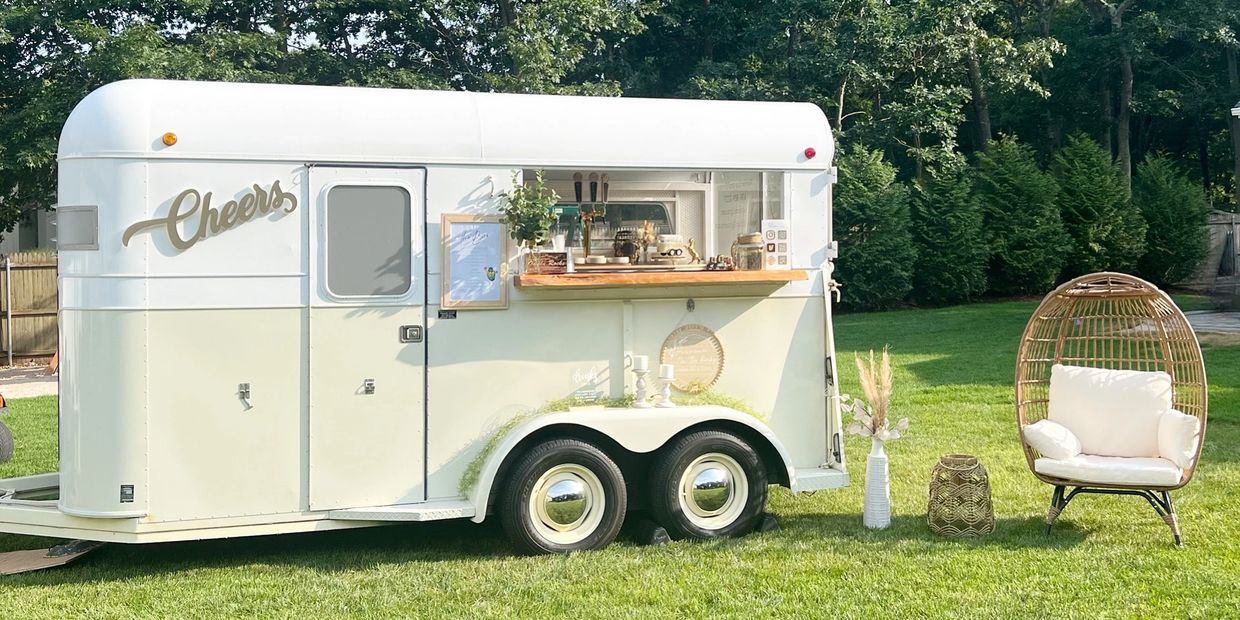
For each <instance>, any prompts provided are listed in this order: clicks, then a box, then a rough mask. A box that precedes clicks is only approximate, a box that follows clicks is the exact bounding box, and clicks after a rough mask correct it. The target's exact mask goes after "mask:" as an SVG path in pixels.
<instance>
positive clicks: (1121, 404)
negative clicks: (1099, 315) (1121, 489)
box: [1047, 364, 1171, 457]
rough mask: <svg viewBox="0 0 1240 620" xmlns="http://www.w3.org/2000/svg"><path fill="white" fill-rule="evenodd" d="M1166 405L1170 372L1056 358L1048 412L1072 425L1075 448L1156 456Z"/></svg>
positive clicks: (1167, 406) (1064, 423) (1065, 424)
mask: <svg viewBox="0 0 1240 620" xmlns="http://www.w3.org/2000/svg"><path fill="white" fill-rule="evenodd" d="M1170 410H1171V375H1168V374H1167V373H1165V372H1143V371H1137V370H1107V369H1104V368H1082V367H1080V366H1064V365H1062V364H1056V365H1055V366H1054V367H1053V368H1051V391H1050V404H1049V411H1048V416H1047V417H1048V418H1050V419H1051V420H1052V421H1054V422H1058V423H1059V424H1062V425H1064V426H1066V427H1068V430H1070V431H1072V434H1074V435H1076V437H1077V439H1079V440H1080V442H1081V452H1083V453H1085V454H1096V455H1100V456H1131V457H1156V456H1159V450H1158V425H1159V422H1161V420H1162V417H1163V414H1165V413H1166V412H1167V411H1170Z"/></svg>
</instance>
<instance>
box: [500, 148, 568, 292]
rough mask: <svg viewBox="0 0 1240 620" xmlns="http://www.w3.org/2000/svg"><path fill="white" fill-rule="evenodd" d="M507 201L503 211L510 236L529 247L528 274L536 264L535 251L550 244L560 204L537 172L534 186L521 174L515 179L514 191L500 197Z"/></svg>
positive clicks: (526, 252)
mask: <svg viewBox="0 0 1240 620" xmlns="http://www.w3.org/2000/svg"><path fill="white" fill-rule="evenodd" d="M500 196H502V197H503V198H504V199H505V204H504V206H502V207H500V208H499V212H500V213H502V214H504V223H506V224H507V225H508V234H509V235H510V236H512V239H513V240H514V241H516V242H517V243H518V244H519V245H520V246H521V247H523V248H525V271H530V266H531V265H534V264H536V261H535V259H534V257H533V254H534V252H535V251H536V250H537V249H538V246H539V245H542V244H543V243H545V242H546V241H547V234H548V232H550V230H551V225H552V224H554V223H555V220H556V217H555V213H554V212H553V211H552V207H554V206H555V204H556V203H557V202H559V201H560V197H559V195H558V194H556V193H555V191H554V190H552V189H551V188H549V187H547V184H546V183H545V182H544V181H543V171H542V170H539V171H537V172H535V173H534V181H533V182H532V183H522V182H521V174H520V173H519V172H518V173H514V174H513V176H512V189H511V190H509V191H507V192H504V193H502V194H500Z"/></svg>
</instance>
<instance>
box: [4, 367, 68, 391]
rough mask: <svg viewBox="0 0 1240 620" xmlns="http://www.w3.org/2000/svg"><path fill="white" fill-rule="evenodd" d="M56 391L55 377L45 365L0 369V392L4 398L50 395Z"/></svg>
mask: <svg viewBox="0 0 1240 620" xmlns="http://www.w3.org/2000/svg"><path fill="white" fill-rule="evenodd" d="M55 393H56V377H55V375H49V374H47V367H46V366H19V367H16V368H5V369H0V394H3V395H4V397H5V398H10V399H12V398H30V397H31V396H51V395H53V394H55Z"/></svg>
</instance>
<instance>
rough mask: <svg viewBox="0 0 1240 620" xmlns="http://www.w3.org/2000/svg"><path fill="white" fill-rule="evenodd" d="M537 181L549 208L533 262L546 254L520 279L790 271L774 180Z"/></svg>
mask: <svg viewBox="0 0 1240 620" xmlns="http://www.w3.org/2000/svg"><path fill="white" fill-rule="evenodd" d="M525 172H526V178H533V177H534V176H535V171H534V170H527V171H525ZM543 178H544V180H545V182H546V183H547V185H548V186H549V187H550V188H551V189H552V190H554V191H555V192H556V195H557V196H558V200H557V204H556V205H555V207H554V210H555V215H556V218H555V222H554V224H553V226H552V229H551V230H550V231H549V232H550V234H549V235H548V238H547V243H546V245H545V246H544V247H543V248H541V250H540V253H545V252H552V253H554V254H553V255H546V254H544V255H542V256H539V257H537V258H534V259H531V261H530V262H529V264H530V265H536V266H537V267H531V268H530V269H529V270H528V271H523V275H525V274H530V275H549V276H556V275H562V274H564V272H565V271H567V272H581V273H582V274H584V273H592V274H595V275H599V276H600V277H603V279H604V280H606V279H607V277H606V276H604V275H603V274H619V273H627V274H638V273H641V274H655V273H659V272H679V273H687V272H707V271H710V272H737V271H787V270H789V269H791V257H792V253H791V251H790V248H791V245H792V235H791V230H790V228H789V222H788V220H787V213H788V210H787V206H786V204H785V203H786V201H787V190H786V182H787V175H786V174H785V173H784V172H782V171H757V170H755V171H744V170H741V171H718V170H716V171H635V170H550V171H545V172H544V174H543ZM768 236H769V239H768ZM768 241H770V243H768ZM543 268H546V269H547V270H549V273H548V271H540V270H541V269H543ZM568 275H571V274H568ZM660 278H662V279H664V280H666V278H665V277H661V276H652V277H650V278H647V277H644V276H643V277H642V278H638V280H642V281H645V280H653V281H660ZM708 279H712V280H719V281H726V280H727V279H728V278H727V277H723V276H721V275H720V274H718V273H716V274H713V275H712V276H711V277H710V278H708ZM732 279H733V280H735V279H736V277H735V276H733V277H732ZM781 279H782V277H773V278H768V280H770V281H772V282H777V281H780V280H781ZM794 279H795V278H794ZM760 280H762V279H761V278H759V279H757V280H754V279H753V278H752V277H750V278H749V281H760ZM522 281H525V282H532V280H530V279H529V278H526V279H524V280H520V279H519V280H518V284H520V283H521V282H522ZM562 281H563V280H561V282H562ZM612 281H619V280H616V279H614V278H613V279H612V280H608V282H612ZM626 281H628V282H634V281H635V280H633V279H632V278H629V279H628V280H626Z"/></svg>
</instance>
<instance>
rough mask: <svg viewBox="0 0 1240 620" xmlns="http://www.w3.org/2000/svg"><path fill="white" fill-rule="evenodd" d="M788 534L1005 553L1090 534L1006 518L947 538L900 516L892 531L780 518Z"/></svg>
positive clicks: (837, 519) (850, 518) (830, 517)
mask: <svg viewBox="0 0 1240 620" xmlns="http://www.w3.org/2000/svg"><path fill="white" fill-rule="evenodd" d="M780 523H781V524H782V525H783V526H784V528H785V530H784V531H786V532H788V533H789V534H790V535H793V536H796V537H798V538H805V537H806V535H807V534H809V535H812V536H816V537H833V538H838V539H844V540H852V541H855V542H862V543H889V542H893V541H912V542H925V543H929V544H931V545H966V546H970V547H983V548H985V547H1001V548H1005V549H1066V548H1070V547H1074V546H1076V545H1078V544H1080V543H1082V542H1084V541H1085V539H1086V538H1087V536H1088V534H1087V533H1086V532H1085V531H1083V530H1081V529H1079V528H1077V527H1076V526H1074V525H1072V523H1071V522H1068V521H1060V522H1057V523H1056V524H1055V528H1054V530H1053V531H1052V532H1051V534H1050V535H1049V536H1048V535H1047V534H1046V521H1045V519H1044V518H1043V517H1025V518H1003V519H996V520H995V531H994V532H992V533H990V534H987V535H985V536H980V537H976V538H966V537H960V538H948V537H945V536H939V535H938V534H935V533H934V532H932V531H930V526H929V525H927V524H926V517H925V516H924V515H897V516H894V517H892V519H891V527H889V528H887V529H884V530H871V529H867V528H866V527H865V526H863V525H862V524H861V515H859V514H817V515H798V516H794V517H786V518H780Z"/></svg>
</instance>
